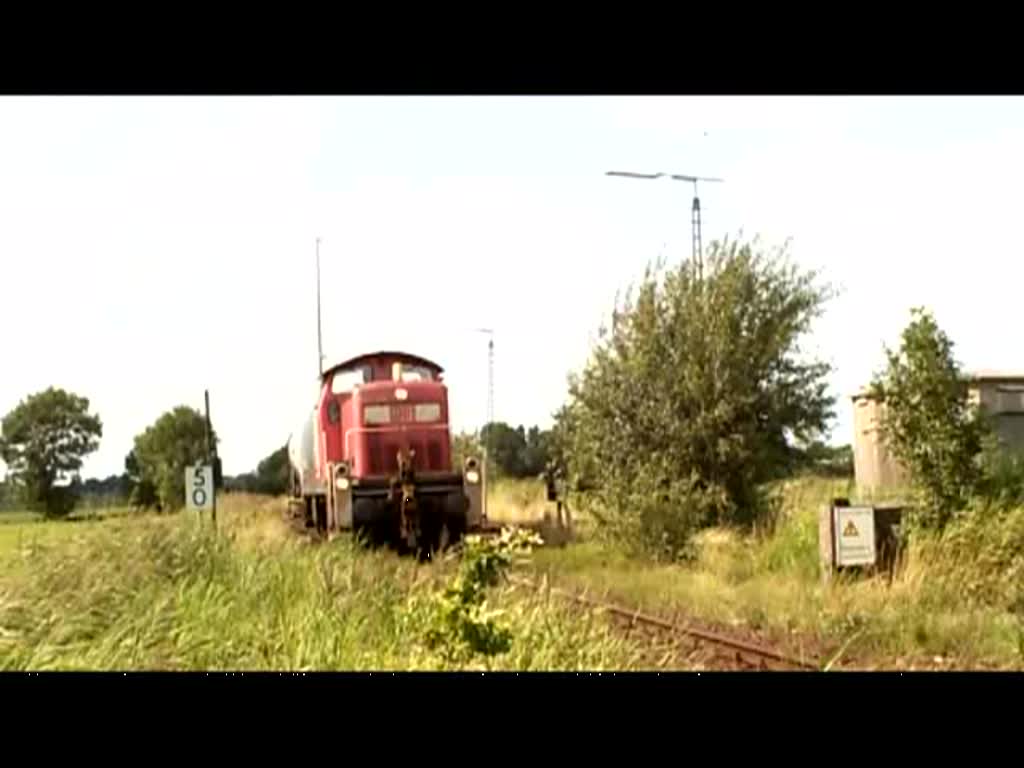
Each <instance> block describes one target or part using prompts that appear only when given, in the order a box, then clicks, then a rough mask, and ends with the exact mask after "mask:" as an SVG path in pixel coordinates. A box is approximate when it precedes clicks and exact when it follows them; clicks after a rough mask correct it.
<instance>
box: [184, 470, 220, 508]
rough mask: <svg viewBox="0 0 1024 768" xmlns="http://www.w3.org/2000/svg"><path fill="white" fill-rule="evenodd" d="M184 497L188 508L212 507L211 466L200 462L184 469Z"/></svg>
mask: <svg viewBox="0 0 1024 768" xmlns="http://www.w3.org/2000/svg"><path fill="white" fill-rule="evenodd" d="M185 498H186V501H187V503H188V508H189V509H195V510H199V511H205V510H207V509H212V508H213V467H211V466H210V465H209V464H201V465H199V466H197V467H187V468H186V469H185Z"/></svg>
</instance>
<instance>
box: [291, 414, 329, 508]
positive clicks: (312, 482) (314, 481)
mask: <svg viewBox="0 0 1024 768" xmlns="http://www.w3.org/2000/svg"><path fill="white" fill-rule="evenodd" d="M316 415H317V414H316V409H315V408H314V409H313V410H312V411H310V412H309V413H308V414H307V415H306V417H305V418H304V419H303V420H302V422H301V423H300V424H299V426H298V428H297V429H296V430H295V431H294V432H292V434H291V435H289V437H288V462H289V464H290V465H291V485H292V488H291V491H292V496H294V497H298V498H303V497H308V496H316V495H321V494H326V493H327V488H326V485H325V483H324V482H323V481H322V480H321V479H320V478H319V477H318V476H317V464H318V459H319V456H318V454H319V451H318V448H319V446H318V445H317V441H316V435H317V429H316Z"/></svg>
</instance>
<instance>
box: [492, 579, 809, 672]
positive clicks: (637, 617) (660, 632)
mask: <svg viewBox="0 0 1024 768" xmlns="http://www.w3.org/2000/svg"><path fill="white" fill-rule="evenodd" d="M507 578H508V581H509V582H510V583H511V584H514V585H517V586H521V587H524V588H526V589H530V590H533V591H535V592H548V593H549V594H552V595H555V596H557V597H560V598H563V599H565V600H567V601H569V602H573V603H575V604H577V605H581V606H584V607H585V608H587V609H589V610H595V611H601V612H604V613H605V614H607V615H608V616H609V617H611V618H612V619H613V620H615V621H616V622H618V623H620V624H621V625H625V628H626V629H627V630H629V631H636V630H641V631H644V630H645V631H646V632H648V633H649V634H653V635H655V636H656V637H655V638H651V639H666V638H667V639H668V640H669V645H670V646H674V648H675V650H676V655H677V657H678V656H679V655H682V656H683V657H684V659H685V660H686V662H687V666H692V667H694V668H705V669H734V670H765V671H813V672H816V671H819V670H820V669H821V665H820V664H816V663H814V662H813V661H812V660H808V659H798V658H795V657H793V656H790V655H788V654H785V653H782V652H780V651H778V650H775V649H773V648H768V647H765V646H763V645H760V644H757V643H752V642H749V641H747V640H742V639H739V638H735V637H729V636H728V635H723V634H721V633H718V632H712V631H710V630H707V629H704V628H701V627H695V626H692V625H689V624H680V623H678V622H672V621H668V620H666V619H663V618H661V617H658V616H652V615H650V614H646V613H643V612H641V611H639V610H637V609H633V608H627V607H625V606H622V605H617V604H615V603H610V602H606V601H602V600H594V599H592V598H589V597H586V596H585V595H581V594H577V593H575V592H572V591H570V590H566V589H560V588H558V587H553V586H550V585H547V584H538V583H536V582H535V581H533V580H531V579H524V578H520V577H514V576H509V577H507Z"/></svg>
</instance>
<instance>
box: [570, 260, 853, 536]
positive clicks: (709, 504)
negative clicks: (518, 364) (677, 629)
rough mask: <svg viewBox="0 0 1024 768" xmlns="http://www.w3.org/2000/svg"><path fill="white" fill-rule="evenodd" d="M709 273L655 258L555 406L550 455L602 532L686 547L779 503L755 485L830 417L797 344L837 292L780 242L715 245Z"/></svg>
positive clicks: (828, 402)
mask: <svg viewBox="0 0 1024 768" xmlns="http://www.w3.org/2000/svg"><path fill="white" fill-rule="evenodd" d="M709 251H710V253H709V257H708V259H707V265H706V268H705V270H704V272H703V274H697V273H696V271H695V270H694V269H693V268H692V265H691V264H689V263H688V262H684V263H683V264H682V265H680V266H679V267H678V268H677V269H675V270H672V271H669V272H668V273H667V274H665V275H664V277H663V279H662V277H661V276H659V275H658V274H657V272H656V271H655V270H651V269H649V270H648V271H647V273H646V275H645V277H644V280H643V281H642V283H641V285H640V286H639V290H638V291H637V293H636V299H635V301H634V300H632V299H631V298H630V297H629V296H627V300H626V301H625V302H624V304H623V306H622V307H621V308H617V310H616V312H615V313H614V315H613V318H612V326H611V329H610V331H608V330H603V331H602V341H601V343H600V344H599V346H598V348H597V349H596V351H595V353H594V355H593V357H592V359H591V361H590V362H589V363H588V365H587V366H586V368H585V369H584V371H583V372H582V374H581V375H580V376H578V377H573V379H572V381H571V385H570V399H569V402H568V403H567V404H566V406H565V407H564V408H563V409H562V410H561V411H560V413H559V414H558V417H557V424H556V429H555V432H554V448H555V452H556V455H559V456H564V457H566V458H567V461H568V463H569V467H568V468H569V471H570V474H571V476H572V477H571V482H572V485H573V486H575V487H576V488H581V487H582V488H587V489H589V491H588V498H585V499H584V500H583V502H582V503H583V506H584V507H585V508H586V509H587V511H588V512H589V513H590V514H591V515H592V516H593V517H594V519H595V520H596V521H598V522H599V525H600V526H601V527H602V528H603V530H604V533H605V534H606V535H609V536H611V537H613V538H615V539H618V540H620V541H621V542H623V543H625V544H627V545H628V546H641V547H643V548H645V549H648V550H650V551H651V552H653V553H656V554H667V555H671V556H679V555H682V556H687V555H688V554H690V553H691V548H690V546H689V541H690V539H691V537H692V535H693V533H694V532H696V531H698V530H700V529H701V528H704V527H707V526H710V525H723V524H724V525H739V526H745V527H750V526H752V525H754V524H756V523H759V522H763V521H765V520H766V518H769V517H770V516H771V514H772V509H773V507H772V505H771V504H770V503H769V502H768V500H767V499H766V498H765V496H764V494H763V492H762V488H761V486H762V485H763V484H764V483H765V482H766V481H768V480H771V479H774V478H777V477H779V476H780V475H783V474H785V473H786V472H787V471H788V469H789V468H790V467H791V466H792V465H793V460H794V455H795V449H794V446H795V445H797V444H804V445H806V444H811V443H813V441H814V439H816V438H819V437H820V436H821V435H822V434H823V433H824V430H825V428H826V426H827V423H828V421H829V420H830V419H831V416H832V411H831V408H832V404H833V400H832V398H831V397H829V396H827V394H826V383H825V377H826V375H827V374H828V372H829V370H830V367H829V366H828V365H827V364H825V363H822V362H817V361H813V360H808V359H805V356H804V355H802V354H801V350H800V348H799V342H800V339H801V337H802V336H803V335H804V333H805V332H806V331H808V330H809V328H810V325H811V322H812V321H813V319H814V318H815V317H817V316H818V314H819V313H820V311H821V310H822V308H823V304H824V302H825V300H826V298H827V297H828V295H829V292H828V291H827V290H826V289H824V288H821V287H819V286H817V285H816V284H815V278H816V275H815V274H814V273H813V272H807V273H805V272H802V271H800V270H798V269H797V268H796V267H795V266H793V265H792V264H789V263H787V261H786V259H785V254H784V253H783V252H781V251H780V252H776V253H772V254H765V253H761V252H760V251H759V250H758V249H757V247H756V245H751V244H744V245H740V244H738V243H724V244H721V243H713V244H712V245H711V247H710V249H709Z"/></svg>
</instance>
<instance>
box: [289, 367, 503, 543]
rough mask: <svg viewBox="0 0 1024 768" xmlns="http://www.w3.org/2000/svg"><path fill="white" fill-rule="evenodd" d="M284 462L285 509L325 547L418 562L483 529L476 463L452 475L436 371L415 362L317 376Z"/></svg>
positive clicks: (444, 396) (442, 389) (444, 403)
mask: <svg viewBox="0 0 1024 768" xmlns="http://www.w3.org/2000/svg"><path fill="white" fill-rule="evenodd" d="M288 453H289V459H290V462H291V468H292V488H291V495H292V500H293V502H294V503H295V504H297V505H298V506H299V507H300V510H301V514H302V515H303V516H304V517H305V520H306V525H307V526H308V527H312V528H316V529H317V530H318V531H319V532H320V533H322V534H324V535H326V536H328V537H331V536H333V535H335V534H337V533H338V532H340V531H348V530H352V531H356V532H365V533H366V534H367V535H368V538H369V539H371V540H372V541H374V542H377V543H385V542H388V543H394V544H396V545H397V546H398V547H399V548H400V549H403V550H415V551H417V552H419V553H420V555H421V557H426V556H429V554H430V553H431V552H434V551H436V550H438V549H439V548H442V547H444V546H445V545H446V544H448V543H455V542H457V541H458V540H459V539H460V538H461V537H462V536H463V535H464V534H465V533H466V532H468V531H474V530H479V529H481V528H482V526H483V524H484V514H483V507H482V501H483V497H482V492H481V479H482V478H481V467H480V463H479V461H478V460H477V459H476V458H473V457H471V458H468V459H466V461H465V464H464V466H462V467H454V466H453V465H452V450H451V432H450V428H449V420H448V389H447V386H446V385H445V383H444V381H443V378H442V369H441V367H440V366H439V365H437V364H436V363H433V362H431V361H430V360H427V359H425V358H422V357H419V356H417V355H412V354H407V353H404V352H375V353H370V354H364V355H360V356H358V357H354V358H351V359H350V360H346V361H345V362H343V363H340V364H338V365H335V366H333V367H332V368H330V369H328V370H326V371H324V372H323V373H322V374H321V376H320V395H319V399H318V401H317V404H316V406H315V408H314V409H313V412H312V414H311V415H309V416H307V417H306V418H305V419H304V420H303V424H302V427H301V428H300V429H299V430H298V431H297V432H296V433H295V434H293V435H292V436H291V438H290V439H289V441H288Z"/></svg>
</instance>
